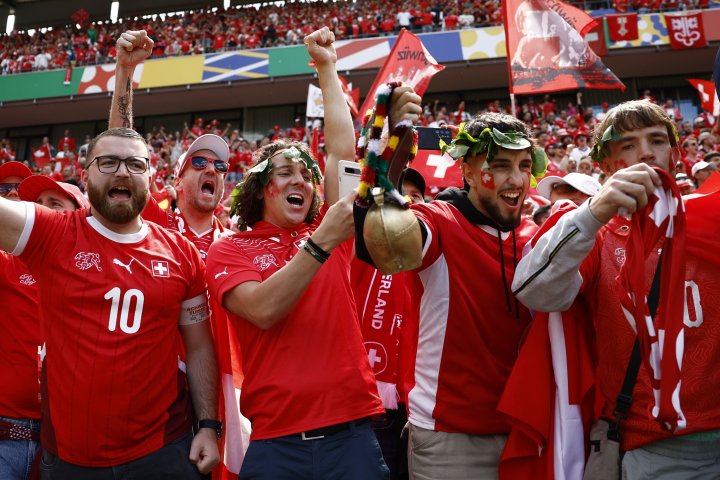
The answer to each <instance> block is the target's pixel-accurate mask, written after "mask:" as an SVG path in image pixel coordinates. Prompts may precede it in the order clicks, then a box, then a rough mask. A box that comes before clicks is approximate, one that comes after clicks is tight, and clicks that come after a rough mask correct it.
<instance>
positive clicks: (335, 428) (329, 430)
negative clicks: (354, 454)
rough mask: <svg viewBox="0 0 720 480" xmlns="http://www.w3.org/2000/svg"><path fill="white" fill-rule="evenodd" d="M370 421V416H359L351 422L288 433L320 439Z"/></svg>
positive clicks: (304, 438) (310, 438)
mask: <svg viewBox="0 0 720 480" xmlns="http://www.w3.org/2000/svg"><path fill="white" fill-rule="evenodd" d="M369 422H370V417H365V418H358V419H357V420H351V421H349V422H343V423H337V424H335V425H328V426H327V427H321V428H316V429H315V430H307V431H305V432H300V433H293V434H291V435H288V436H289V437H300V438H301V439H303V440H319V439H321V438H325V437H329V436H330V435H335V434H336V433H340V432H346V431H348V430H350V427H351V426H353V425H354V426H359V425H364V424H366V423H369Z"/></svg>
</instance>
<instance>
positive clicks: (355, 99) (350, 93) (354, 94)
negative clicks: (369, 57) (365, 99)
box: [338, 75, 360, 117]
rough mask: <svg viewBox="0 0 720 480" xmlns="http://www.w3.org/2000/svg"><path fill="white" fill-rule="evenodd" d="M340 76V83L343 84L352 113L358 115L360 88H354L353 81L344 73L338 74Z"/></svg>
mask: <svg viewBox="0 0 720 480" xmlns="http://www.w3.org/2000/svg"><path fill="white" fill-rule="evenodd" d="M338 78H340V85H341V86H342V91H343V94H344V95H345V101H346V102H347V104H348V107H350V113H351V114H352V115H353V116H354V117H357V115H358V103H360V89H359V88H356V89H353V88H352V83H348V81H347V79H346V78H345V77H343V76H342V75H338Z"/></svg>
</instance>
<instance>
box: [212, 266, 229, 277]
mask: <svg viewBox="0 0 720 480" xmlns="http://www.w3.org/2000/svg"><path fill="white" fill-rule="evenodd" d="M223 275H230V274H229V273H228V271H227V266H226V267H225V270H223V271H222V272H220V273H216V274H215V280H217V279H218V278H219V277H222V276H223Z"/></svg>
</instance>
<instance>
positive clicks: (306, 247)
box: [303, 242, 327, 264]
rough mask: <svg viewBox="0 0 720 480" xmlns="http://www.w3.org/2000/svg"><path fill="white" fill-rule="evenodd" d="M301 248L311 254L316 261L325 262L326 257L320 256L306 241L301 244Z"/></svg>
mask: <svg viewBox="0 0 720 480" xmlns="http://www.w3.org/2000/svg"><path fill="white" fill-rule="evenodd" d="M303 250H305V251H306V252H307V253H309V254H310V256H312V257H313V258H314V259H315V260H317V261H318V262H320V263H321V264H322V263H325V260H327V258H324V257H322V256H321V255H320V254H319V253H318V252H316V251H315V250H314V249H313V248H312V247H311V246H310V244H309V243H307V242H305V245H303Z"/></svg>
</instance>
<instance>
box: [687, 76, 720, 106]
mask: <svg viewBox="0 0 720 480" xmlns="http://www.w3.org/2000/svg"><path fill="white" fill-rule="evenodd" d="M688 82H690V83H691V84H692V86H693V87H695V88H696V89H697V91H698V94H700V102H701V104H702V109H703V110H704V111H706V112H708V113H710V114H712V115H718V114H720V101H719V100H718V96H717V92H716V91H715V83H713V82H712V81H710V80H700V79H697V78H688Z"/></svg>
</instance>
